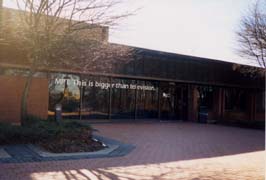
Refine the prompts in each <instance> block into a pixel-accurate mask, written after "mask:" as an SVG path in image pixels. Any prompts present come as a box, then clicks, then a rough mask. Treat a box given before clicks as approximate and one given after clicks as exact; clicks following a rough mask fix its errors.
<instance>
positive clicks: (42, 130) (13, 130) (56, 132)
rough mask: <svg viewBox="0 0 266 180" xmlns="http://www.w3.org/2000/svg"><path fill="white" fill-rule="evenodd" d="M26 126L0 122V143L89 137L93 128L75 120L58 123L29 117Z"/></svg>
mask: <svg viewBox="0 0 266 180" xmlns="http://www.w3.org/2000/svg"><path fill="white" fill-rule="evenodd" d="M28 122H29V123H27V126H14V125H11V124H6V123H0V145H3V144H24V143H39V142H42V143H48V142H49V141H52V140H54V139H58V138H65V137H68V138H71V137H78V136H81V135H84V133H86V135H87V136H88V138H90V137H91V134H92V131H93V129H92V128H91V126H89V125H87V124H82V123H80V122H76V121H73V120H72V121H70V120H66V121H62V123H61V124H60V125H59V124H57V123H56V122H54V121H51V120H40V119H38V118H34V117H31V119H29V121H28Z"/></svg>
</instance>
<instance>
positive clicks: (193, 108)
mask: <svg viewBox="0 0 266 180" xmlns="http://www.w3.org/2000/svg"><path fill="white" fill-rule="evenodd" d="M198 96H199V93H198V90H197V87H196V86H195V85H189V86H188V120H189V121H193V122H197V121H198Z"/></svg>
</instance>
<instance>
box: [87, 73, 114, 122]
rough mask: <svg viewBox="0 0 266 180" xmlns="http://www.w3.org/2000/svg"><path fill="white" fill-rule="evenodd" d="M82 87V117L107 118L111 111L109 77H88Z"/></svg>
mask: <svg viewBox="0 0 266 180" xmlns="http://www.w3.org/2000/svg"><path fill="white" fill-rule="evenodd" d="M83 80H84V81H86V82H87V86H85V87H83V88H82V95H83V96H82V119H107V118H108V112H109V88H108V87H107V86H106V85H107V84H109V79H108V78H103V77H92V76H90V77H86V78H84V79H83Z"/></svg>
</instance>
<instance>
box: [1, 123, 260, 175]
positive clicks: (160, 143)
mask: <svg viewBox="0 0 266 180" xmlns="http://www.w3.org/2000/svg"><path fill="white" fill-rule="evenodd" d="M95 127H96V128H97V129H99V130H100V132H99V133H100V134H101V135H104V136H108V137H111V138H113V139H117V140H119V141H122V142H125V143H129V144H133V145H135V146H136V148H135V149H134V150H133V151H132V152H131V153H130V154H128V155H126V156H124V157H115V158H100V159H82V160H70V161H51V162H39V163H37V162H36V163H20V164H0V179H1V180H2V179H12V180H15V179H20V180H22V179H44V180H49V179H93V180H134V179H138V180H152V179H157V180H159V179H162V180H166V179H167V180H168V179H173V180H176V179H181V180H197V179H206V180H209V179H218V180H231V179H232V180H235V179H241V180H245V179H247V180H250V179H252V180H257V179H258V180H259V179H261V180H262V179H264V172H265V169H264V164H265V159H264V156H265V151H264V148H265V145H264V143H265V139H264V132H263V131H259V130H251V129H241V128H235V127H225V126H217V125H206V124H190V123H176V124H174V123H151V124H108V125H104V124H101V125H95Z"/></svg>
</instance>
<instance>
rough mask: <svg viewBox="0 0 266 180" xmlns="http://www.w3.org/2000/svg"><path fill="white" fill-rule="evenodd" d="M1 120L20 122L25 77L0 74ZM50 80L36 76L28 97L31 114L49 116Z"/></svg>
mask: <svg viewBox="0 0 266 180" xmlns="http://www.w3.org/2000/svg"><path fill="white" fill-rule="evenodd" d="M0 84H1V87H0V94H1V96H0V114H1V116H0V122H8V123H13V124H20V107H21V106H20V103H21V95H22V91H23V87H24V84H25V77H18V76H0ZM47 109H48V80H47V79H45V78H34V79H33V81H32V86H31V88H30V93H29V99H28V110H29V114H31V115H35V116H38V117H41V118H44V119H45V118H47Z"/></svg>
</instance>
